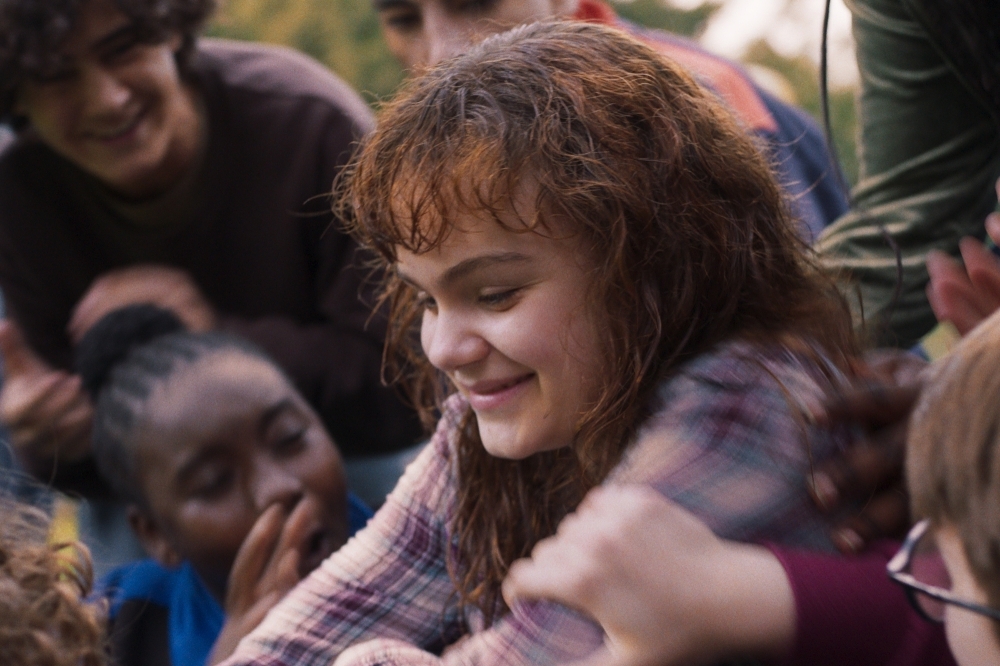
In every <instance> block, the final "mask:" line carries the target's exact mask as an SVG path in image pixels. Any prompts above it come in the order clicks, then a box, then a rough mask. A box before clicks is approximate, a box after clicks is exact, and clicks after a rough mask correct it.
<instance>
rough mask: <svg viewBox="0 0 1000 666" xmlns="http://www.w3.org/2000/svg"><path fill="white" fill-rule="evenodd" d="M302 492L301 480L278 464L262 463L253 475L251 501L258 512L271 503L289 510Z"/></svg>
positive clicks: (296, 502)
mask: <svg viewBox="0 0 1000 666" xmlns="http://www.w3.org/2000/svg"><path fill="white" fill-rule="evenodd" d="M303 494H304V487H303V485H302V481H301V480H300V479H299V478H298V477H297V476H295V475H293V474H290V473H288V471H287V470H285V469H283V468H282V467H281V466H280V465H274V464H271V465H263V466H262V467H261V469H259V470H258V472H257V473H256V475H255V479H254V487H253V502H254V506H255V508H256V509H257V512H258V513H262V512H263V511H264V510H265V509H266V508H267V507H269V506H271V505H272V504H281V505H282V506H283V507H285V509H286V510H287V511H291V510H292V508H293V507H294V506H295V505H296V504H298V502H299V500H300V499H302V495H303Z"/></svg>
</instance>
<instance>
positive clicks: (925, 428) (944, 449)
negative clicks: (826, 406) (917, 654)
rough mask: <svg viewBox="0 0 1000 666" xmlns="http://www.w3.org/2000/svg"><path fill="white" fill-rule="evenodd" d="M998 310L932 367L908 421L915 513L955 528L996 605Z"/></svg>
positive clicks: (999, 581) (999, 541) (999, 570)
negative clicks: (909, 421) (911, 416)
mask: <svg viewBox="0 0 1000 666" xmlns="http://www.w3.org/2000/svg"><path fill="white" fill-rule="evenodd" d="M998 400H1000V312H998V313H996V314H994V315H993V316H992V317H990V318H989V319H987V320H986V321H985V322H984V323H983V324H981V325H980V326H979V327H977V328H976V329H975V330H974V331H972V332H971V333H970V334H969V335H968V336H966V338H965V339H964V340H962V342H961V343H960V344H959V345H958V346H957V347H956V348H955V350H954V351H953V352H952V353H951V354H950V355H949V356H948V357H946V358H945V359H943V360H942V361H941V362H940V364H939V365H938V366H936V367H935V368H934V369H933V370H932V374H931V376H930V378H929V381H928V384H927V387H926V388H925V390H924V392H923V394H922V395H921V397H920V401H919V402H918V403H917V408H916V411H915V412H914V414H913V418H912V421H911V423H910V435H909V442H908V447H909V448H908V451H907V462H906V476H907V479H908V484H909V488H910V494H911V501H912V508H913V515H914V516H916V517H920V518H929V519H931V521H933V522H934V523H936V524H941V523H951V524H953V525H954V526H955V527H956V529H957V530H958V533H959V536H960V537H961V539H962V543H963V545H964V546H965V552H966V555H967V557H968V561H969V566H970V568H971V569H972V573H973V575H974V576H975V577H976V580H977V581H978V582H979V584H980V585H981V586H982V587H983V589H984V590H985V591H986V593H987V595H988V598H989V601H990V605H991V606H993V607H994V608H1000V409H998V407H1000V405H998V404H997V403H998Z"/></svg>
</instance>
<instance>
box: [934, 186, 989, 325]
mask: <svg viewBox="0 0 1000 666" xmlns="http://www.w3.org/2000/svg"><path fill="white" fill-rule="evenodd" d="M997 196H998V197H1000V180H998V181H997ZM986 233H988V234H989V235H990V238H992V239H993V242H994V243H996V244H998V245H1000V214H998V213H991V214H990V215H989V216H988V217H987V218H986ZM959 249H960V250H961V253H962V261H963V263H964V266H963V265H962V264H960V263H959V262H957V261H955V260H954V259H952V258H951V257H949V256H948V255H947V254H945V253H944V252H937V251H935V252H931V253H929V254H928V255H927V272H928V274H930V278H931V280H930V283H929V284H928V285H927V299H928V300H929V301H930V304H931V308H932V309H933V310H934V314H935V316H937V318H938V321H948V322H951V323H952V324H954V325H955V328H957V329H958V332H959V333H961V334H962V335H965V334H966V333H968V332H969V331H970V330H972V329H973V328H975V326H976V325H977V324H978V323H979V322H981V321H983V320H984V319H986V318H987V317H989V316H990V315H991V314H992V313H993V312H994V311H995V310H996V309H997V308H1000V259H997V257H996V255H994V254H993V253H992V252H990V251H989V250H987V249H986V247H985V246H984V245H983V244H982V243H980V242H979V241H978V240H976V239H974V238H963V239H962V240H961V242H960V243H959Z"/></svg>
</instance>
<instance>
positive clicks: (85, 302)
mask: <svg viewBox="0 0 1000 666" xmlns="http://www.w3.org/2000/svg"><path fill="white" fill-rule="evenodd" d="M138 303H150V304H152V305H156V306H158V307H161V308H164V309H166V310H170V311H172V312H173V313H174V314H176V315H177V316H178V317H179V318H180V319H181V321H183V322H184V324H185V326H187V327H188V329H190V330H192V331H205V330H210V329H212V328H214V326H215V312H214V310H213V309H212V307H211V305H210V304H209V303H208V301H207V299H206V298H205V297H204V295H203V294H202V292H201V290H200V289H199V288H198V286H197V285H196V284H195V282H194V279H193V278H192V277H191V276H190V275H189V274H188V273H187V272H186V271H184V270H181V269H178V268H172V267H169V266H157V265H148V264H147V265H137V266H130V267H128V268H123V269H119V270H116V271H111V272H109V273H105V274H104V275H102V276H100V277H98V278H97V279H96V280H94V282H93V284H91V285H90V288H89V289H88V290H87V293H86V294H85V295H84V297H83V298H82V299H80V302H79V303H78V304H77V306H76V309H75V310H74V311H73V314H72V316H71V317H70V322H69V325H68V326H67V332H68V333H69V336H70V338H71V339H72V340H73V341H74V342H79V341H80V339H81V338H82V337H83V336H84V334H85V333H86V332H87V331H88V330H90V328H91V327H92V326H93V325H94V324H96V323H97V322H98V321H100V320H101V318H103V317H104V316H105V315H107V314H108V313H110V312H113V311H114V310H117V309H119V308H122V307H125V306H128V305H135V304H138Z"/></svg>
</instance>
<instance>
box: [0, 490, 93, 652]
mask: <svg viewBox="0 0 1000 666" xmlns="http://www.w3.org/2000/svg"><path fill="white" fill-rule="evenodd" d="M0 511H2V512H3V515H4V521H3V524H2V526H0V663H2V664H12V665H17V666H104V664H105V662H106V659H105V647H104V646H105V639H104V636H105V631H104V622H103V617H102V615H103V614H102V613H101V611H100V609H98V608H97V607H95V606H93V605H91V604H88V603H87V602H86V601H85V600H84V597H85V596H86V594H87V593H88V592H89V591H90V586H91V583H92V581H93V570H92V568H91V563H90V554H89V552H88V551H87V548H86V546H84V545H83V544H79V543H73V544H47V543H45V539H44V537H45V532H46V528H47V525H48V518H47V517H46V516H45V514H44V513H43V512H41V511H39V510H37V509H34V508H31V507H27V506H25V505H23V504H19V503H16V502H13V501H10V500H0Z"/></svg>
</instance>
